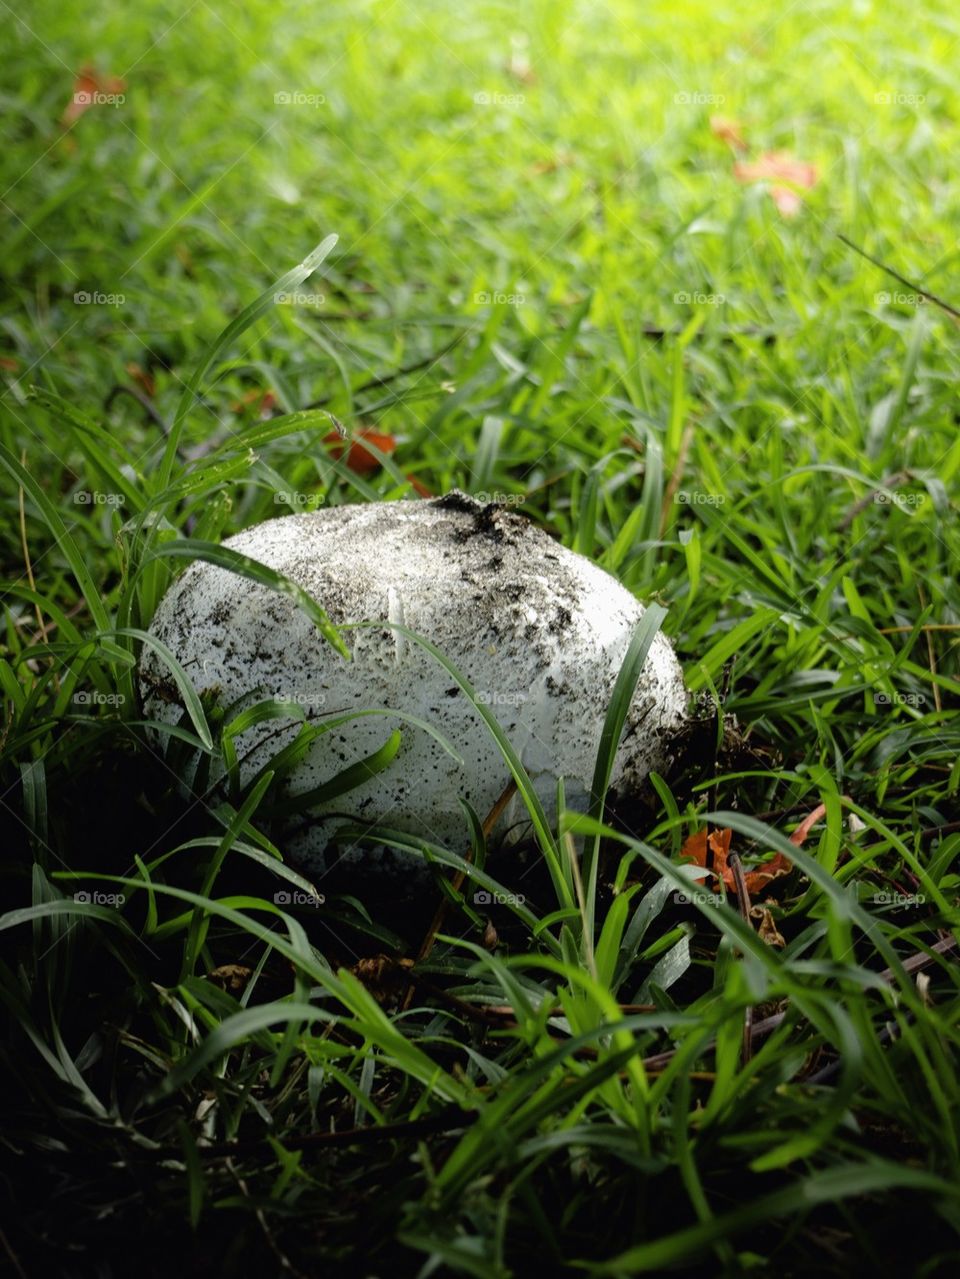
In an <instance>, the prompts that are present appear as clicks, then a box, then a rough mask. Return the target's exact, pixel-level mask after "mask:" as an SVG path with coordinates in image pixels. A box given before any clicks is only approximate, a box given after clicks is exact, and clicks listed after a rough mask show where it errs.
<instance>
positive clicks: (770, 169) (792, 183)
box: [733, 151, 817, 218]
mask: <svg viewBox="0 0 960 1279" xmlns="http://www.w3.org/2000/svg"><path fill="white" fill-rule="evenodd" d="M733 176H734V177H735V178H736V179H737V181H738V182H769V183H770V198H771V199H772V200H773V202H774V204H775V205H776V206H777V208H778V209H779V210H780V212H781V213H782V214H783V216H784V217H785V218H792V217H795V216H796V214H797V213H799V211H800V209H801V208H802V207H803V196H802V195H801V194H800V192H799V191H798V190H797V189H796V188H797V187H800V188H802V189H803V190H805V191H809V190H810V188H811V187H813V186H815V185H816V182H817V170H816V168H815V167H814V165H812V164H806V163H805V162H804V161H803V160H798V159H796V158H795V157H794V156H792V155H791V154H790V153H789V152H788V151H765V152H764V153H763V155H761V156H760V158H759V159H758V160H752V161H744V160H739V161H738V162H737V163H736V164H735V165H734V166H733Z"/></svg>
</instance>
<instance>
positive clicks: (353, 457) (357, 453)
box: [323, 428, 397, 475]
mask: <svg viewBox="0 0 960 1279" xmlns="http://www.w3.org/2000/svg"><path fill="white" fill-rule="evenodd" d="M364 440H368V441H369V442H370V443H371V444H372V445H373V447H374V448H376V449H379V450H380V452H381V453H387V454H389V453H392V452H393V451H394V450H395V449H396V447H397V441H396V440H395V439H394V438H393V436H392V435H382V434H381V433H380V432H379V431H371V430H369V429H367V428H363V429H362V430H359V431H357V433H356V435H355V436H354V438H353V440H352V441H351V442H350V447H349V449H347V446H346V444H345V443H344V440H343V437H342V436H341V435H340V432H339V431H331V432H330V434H329V435H325V436H324V438H323V442H324V444H330V445H332V446H333V447H332V448H331V449H330V455H331V457H333V458H335V459H337V460H338V461H339V459H340V458H341V457H343V455H344V452H346V454H347V459H346V460H347V466H348V467H349V468H350V470H351V471H353V472H354V474H356V475H372V474H373V472H374V471H377V470H379V469H380V459H379V458H378V457H377V456H376V454H375V453H371V452H370V450H369V449H365V448H364V447H363V441H364Z"/></svg>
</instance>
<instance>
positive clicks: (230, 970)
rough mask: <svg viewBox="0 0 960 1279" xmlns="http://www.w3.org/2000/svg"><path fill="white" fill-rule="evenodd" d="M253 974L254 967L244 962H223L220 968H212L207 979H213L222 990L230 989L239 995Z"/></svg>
mask: <svg viewBox="0 0 960 1279" xmlns="http://www.w3.org/2000/svg"><path fill="white" fill-rule="evenodd" d="M252 975H253V969H252V968H246V967H245V966H244V965H243V964H221V965H220V967H219V968H211V970H210V971H209V972H208V973H207V981H212V982H213V984H214V985H215V986H219V987H220V989H221V990H228V991H229V992H230V994H231V995H239V994H240V992H241V991H242V990H243V988H244V986H246V984H247V982H248V981H249V980H250V978H251V976H252Z"/></svg>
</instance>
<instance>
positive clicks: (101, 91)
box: [60, 67, 127, 125]
mask: <svg viewBox="0 0 960 1279" xmlns="http://www.w3.org/2000/svg"><path fill="white" fill-rule="evenodd" d="M126 87H127V82H126V80H124V79H122V78H121V77H120V76H102V75H101V74H100V72H99V71H98V70H97V69H96V67H83V69H82V70H81V71H80V72H79V74H78V75H77V78H76V79H75V80H74V82H73V95H72V96H71V98H70V101H69V102H68V103H67V105H66V107H65V109H64V112H63V115H62V116H61V117H60V122H61V124H66V125H71V124H73V122H74V121H75V120H79V119H80V117H81V116H82V115H83V113H84V111H88V110H89V109H90V107H95V106H101V105H104V104H107V105H114V104H115V101H116V99H117V98H120V97H122V95H123V91H124V89H126Z"/></svg>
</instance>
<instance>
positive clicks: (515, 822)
mask: <svg viewBox="0 0 960 1279" xmlns="http://www.w3.org/2000/svg"><path fill="white" fill-rule="evenodd" d="M225 545H226V546H228V547H232V548H233V549H235V550H237V551H240V552H243V553H244V554H245V555H248V556H251V557H252V558H253V559H255V560H259V561H260V562H261V563H263V564H266V565H269V566H270V567H271V568H273V569H275V570H277V571H278V572H280V573H283V574H285V575H286V576H287V577H289V578H291V579H292V580H293V581H294V582H296V583H297V584H298V585H300V586H302V587H303V588H304V589H305V590H306V591H308V592H309V593H310V594H311V595H312V596H313V597H314V599H316V600H317V602H318V603H319V604H320V605H321V606H322V607H323V608H324V609H325V610H326V611H327V613H328V614H329V616H330V618H331V620H332V621H333V622H334V623H335V624H337V625H342V624H344V623H347V622H363V621H390V622H399V623H402V624H403V625H404V626H406V627H408V628H409V629H410V630H412V631H414V632H416V633H417V634H419V635H423V636H424V637H425V638H427V639H429V640H430V641H432V643H433V644H435V645H436V646H437V647H438V648H439V649H440V650H441V652H443V653H444V654H445V655H446V656H447V658H449V660H450V661H451V662H452V663H453V664H454V665H455V666H456V667H457V668H458V670H459V671H460V672H461V673H462V674H463V675H464V676H466V678H467V679H468V680H469V682H470V683H471V684H472V686H473V688H474V689H475V690H476V691H477V693H478V694H479V696H480V699H481V700H483V701H484V702H485V703H486V704H487V705H488V706H489V707H490V709H491V710H492V712H493V713H494V715H495V716H496V718H497V719H498V720H499V722H500V724H501V725H502V727H503V728H504V730H505V731H506V733H507V735H508V737H509V738H510V740H511V742H512V743H513V746H514V747H515V749H516V751H517V753H518V754H519V756H520V759H521V760H522V762H523V765H524V767H525V768H526V770H527V772H528V773H529V775H530V777H531V780H532V782H533V785H534V786H535V788H536V790H537V793H538V795H539V797H540V799H541V801H542V803H543V805H544V807H545V808H546V810H547V812H548V814H550V815H551V816H553V815H554V813H555V809H556V784H557V778H558V777H559V776H561V775H562V776H563V778H564V780H565V793H566V799H567V803H568V804H569V805H570V806H571V807H580V808H582V807H585V805H586V802H587V796H588V793H589V786H590V781H591V778H592V775H593V769H594V764H595V761H596V755H597V749H598V746H599V741H600V732H601V727H602V724H603V719H604V715H605V712H606V709H607V705H608V703H609V700H610V697H611V694H612V692H613V686H614V682H615V680H616V677H617V674H618V671H619V669H620V666H621V663H622V661H623V658H624V656H625V654H626V651H627V646H628V644H629V642H630V639H631V636H632V634H633V632H634V630H635V628H636V626H637V623H638V622H639V621H640V619H641V618H642V616H643V612H644V610H643V606H642V605H641V604H640V603H638V601H637V600H636V599H635V598H634V597H633V596H632V595H631V594H630V592H629V591H627V590H626V589H625V588H624V587H623V586H621V585H620V583H619V582H617V581H616V580H615V579H614V578H612V577H611V576H610V575H609V574H608V573H605V572H604V571H603V570H602V569H599V568H597V566H596V565H594V564H593V563H591V562H590V561H589V560H587V559H585V558H584V557H583V556H580V555H576V554H574V553H573V552H572V551H568V550H566V549H565V548H564V547H562V546H560V545H558V544H557V543H556V542H554V541H553V540H552V539H551V538H550V537H549V536H548V535H547V534H546V533H545V532H543V531H542V530H541V529H539V528H538V527H537V526H536V525H535V524H533V523H531V522H530V521H529V520H527V519H526V518H524V517H521V516H518V515H516V514H514V513H513V512H511V511H508V510H506V509H505V508H503V507H501V506H496V505H489V506H482V505H480V504H479V503H478V502H476V501H474V500H473V499H472V498H469V497H466V496H465V495H464V494H462V493H459V492H456V491H454V492H452V493H449V494H448V495H447V496H446V497H443V498H438V499H436V500H433V501H409V502H383V503H379V504H377V503H374V504H369V505H359V506H340V507H332V508H328V509H325V510H321V511H316V512H312V513H310V514H304V515H290V516H286V517H285V518H282V519H276V520H269V521H267V522H266V523H264V524H259V525H256V526H255V527H253V528H249V529H246V530H245V531H244V532H242V533H239V534H237V535H236V536H235V537H232V538H230V539H229V540H228V541H227V542H226V543H225ZM152 632H153V633H154V634H155V635H156V636H157V637H158V638H159V639H161V640H162V641H163V642H164V643H165V644H167V645H168V646H169V647H170V648H171V649H172V650H173V652H174V654H175V655H176V657H177V658H178V660H179V661H180V662H181V664H182V665H183V666H184V668H185V670H186V672H187V674H188V675H189V676H190V678H191V680H192V681H193V683H194V686H195V687H196V689H197V691H198V692H199V693H203V692H210V691H218V692H219V697H220V700H221V704H222V705H223V706H230V705H231V704H233V703H235V702H236V701H237V700H238V699H240V698H242V697H244V695H249V696H248V698H247V701H246V702H245V703H244V705H249V704H253V703H255V702H258V701H263V700H266V699H268V698H271V699H277V700H283V701H288V702H295V703H298V704H299V705H301V706H302V707H303V708H304V710H305V712H306V713H307V715H308V716H309V717H310V719H311V720H313V719H314V718H319V719H328V718H334V717H336V716H339V715H343V714H345V713H349V712H351V711H361V710H366V709H369V708H378V707H385V708H389V709H390V710H393V711H404V712H408V713H410V714H412V715H415V716H418V717H419V718H421V719H424V720H426V721H428V722H429V723H430V724H431V725H432V726H434V727H435V728H436V729H437V730H439V732H440V733H442V734H443V735H444V736H445V737H446V738H447V740H449V742H450V743H451V744H452V745H453V747H454V748H455V750H456V751H457V752H458V753H459V754H460V756H462V759H463V763H462V765H461V764H458V763H457V761H456V760H454V759H453V758H451V756H450V755H449V754H448V753H447V752H445V751H444V749H443V747H442V746H441V745H440V743H439V742H437V741H436V740H435V739H434V738H433V737H432V736H431V735H430V734H429V733H427V732H425V731H424V730H423V729H422V728H418V727H415V726H411V725H410V724H409V723H407V722H404V721H403V720H402V719H399V718H394V717H387V716H382V715H371V716H366V717H364V718H360V719H356V720H352V721H350V722H349V723H345V724H343V725H341V726H340V727H338V728H336V729H333V730H331V731H330V732H327V733H324V734H323V735H321V736H320V737H319V738H318V739H317V740H316V741H315V742H314V743H313V744H312V745H311V747H310V751H309V753H308V754H307V756H306V757H305V758H304V759H303V760H302V761H301V762H300V763H299V764H298V765H297V767H296V769H295V771H294V772H293V774H292V775H291V778H290V780H289V792H290V794H297V793H300V792H303V791H306V790H311V789H313V788H314V787H317V786H319V785H320V784H321V783H323V782H326V781H328V780H329V779H330V778H332V777H334V776H335V775H336V774H337V773H339V772H340V771H341V770H342V769H344V768H346V767H348V766H349V765H351V764H354V763H357V762H358V761H360V760H362V759H364V758H366V757H368V756H369V755H371V754H372V753H373V752H374V751H376V750H377V749H378V748H380V747H381V746H382V745H383V743H384V741H385V740H386V739H387V736H388V735H389V733H390V732H391V731H392V730H393V729H395V728H398V729H400V731H401V734H402V742H401V746H400V749H399V752H398V754H397V756H396V758H395V759H394V760H393V762H392V763H391V764H390V765H389V766H388V767H387V768H386V769H385V770H384V771H383V772H381V773H380V774H378V775H377V776H375V777H372V778H370V779H369V780H366V781H364V782H363V783H362V784H361V785H359V786H357V787H356V788H355V789H353V790H351V791H348V792H347V793H345V794H343V795H340V796H339V797H338V798H337V799H335V800H332V801H330V802H328V803H327V804H325V805H322V806H320V807H319V808H317V809H311V810H310V811H309V812H308V813H306V814H301V815H297V816H296V817H295V818H291V819H290V820H289V822H287V823H286V824H285V826H284V827H283V828H282V829H280V830H279V831H277V830H275V831H274V832H273V835H274V838H275V839H277V841H278V844H279V846H280V847H281V849H282V851H283V852H284V854H285V856H288V857H289V859H290V860H291V861H292V862H294V863H295V864H298V865H299V866H301V867H302V868H303V869H304V870H305V871H306V872H307V873H309V874H311V875H312V876H313V877H314V878H318V877H319V876H321V875H323V874H324V873H325V871H326V870H327V869H328V868H329V867H330V866H331V865H332V863H333V861H335V860H338V859H340V858H345V859H347V860H348V861H349V862H350V863H352V864H353V865H355V866H356V869H357V872H358V873H357V876H356V878H357V881H358V882H359V883H363V882H364V881H365V880H366V879H367V874H368V872H373V870H374V868H375V867H379V868H380V870H381V871H383V872H385V871H390V872H391V874H399V875H404V876H408V877H409V876H410V874H411V872H416V871H417V870H418V869H420V870H421V873H422V861H421V860H420V859H419V858H417V857H415V856H411V855H405V854H395V853H392V852H391V851H390V850H389V849H386V848H383V847H380V848H373V847H370V846H369V845H364V844H355V845H352V846H347V845H344V844H343V842H342V841H335V842H333V843H332V841H334V837H335V835H336V832H337V830H338V828H339V827H342V826H344V825H347V824H349V825H352V826H356V825H358V824H359V825H360V826H363V827H368V826H374V825H384V826H390V827H393V828H395V829H399V830H402V831H405V832H407V833H412V834H415V835H418V836H420V837H422V838H424V839H426V840H429V841H431V842H433V843H436V844H440V845H443V846H445V847H447V848H450V849H453V850H455V851H457V852H461V853H462V852H464V851H465V850H466V849H467V848H468V847H469V837H468V828H467V824H466V819H465V817H464V812H463V809H462V807H461V805H460V803H459V798H458V797H460V796H463V797H465V798H466V799H467V800H469V802H470V804H472V806H473V808H474V809H475V810H476V811H477V813H478V814H479V815H480V817H481V819H482V818H484V817H485V816H486V815H487V813H488V812H489V811H490V810H491V808H492V807H493V805H494V804H495V803H496V801H497V799H498V797H499V796H500V795H501V793H502V792H503V789H504V787H505V786H506V785H507V783H508V782H509V780H510V772H509V769H508V767H507V764H506V762H505V760H504V758H503V756H502V754H501V752H500V750H499V748H498V747H497V745H496V742H495V741H494V739H493V737H492V735H491V733H490V731H489V729H488V728H487V726H486V725H485V724H484V723H483V721H482V719H481V717H480V716H479V715H478V714H477V711H476V709H475V708H474V706H473V705H472V704H471V702H470V701H469V699H468V698H467V696H466V695H465V694H464V693H463V691H462V690H461V689H460V688H459V687H458V686H457V685H456V684H455V683H454V681H453V679H452V678H451V677H450V675H449V674H448V672H447V671H445V670H444V669H443V667H442V666H441V665H440V664H439V663H438V662H437V661H436V659H435V658H434V657H433V656H432V655H431V654H430V653H428V652H427V651H426V650H425V649H424V648H423V647H422V646H420V645H419V644H417V643H415V642H413V641H411V640H410V639H408V638H407V637H405V636H404V635H402V634H401V633H400V632H398V631H395V630H390V629H389V628H384V629H379V628H366V629H358V630H348V631H345V632H344V639H345V640H346V642H347V645H348V647H349V648H350V649H351V651H352V653H353V660H352V661H350V662H347V661H345V660H344V659H343V658H341V657H340V656H339V655H338V654H337V653H336V652H335V651H334V649H333V648H332V647H331V646H330V645H329V644H328V643H327V642H326V641H325V640H324V638H323V637H322V635H321V634H320V633H319V632H318V631H317V629H316V627H315V626H314V625H313V623H312V622H311V621H310V620H309V619H308V618H307V616H306V615H305V614H304V613H303V612H302V611H301V610H300V609H299V608H298V607H297V606H296V604H295V603H294V601H293V600H292V599H290V598H289V597H287V596H285V595H281V594H279V593H277V592H275V591H271V590H270V589H268V588H267V587H263V586H260V585H259V584H256V583H254V582H251V581H250V580H248V579H247V578H244V577H240V576H238V575H237V574H234V573H231V572H229V571H227V570H225V569H221V568H217V567H215V566H213V565H211V564H208V563H205V562H196V563H194V564H192V565H191V566H190V568H188V569H187V570H186V572H185V573H184V574H183V575H182V577H180V578H179V580H178V581H176V582H175V583H174V585H173V586H172V587H171V589H170V590H169V592H168V593H167V595H166V596H165V597H164V599H163V601H162V602H161V604H160V607H159V608H158V609H157V613H156V616H155V618H154V620H153V625H152ZM140 690H141V697H142V699H143V703H144V712H145V714H146V715H147V716H148V717H149V718H152V719H158V720H161V721H164V722H167V723H176V722H178V720H179V719H180V717H181V714H182V706H180V705H179V704H178V700H177V697H176V686H175V685H174V684H173V683H172V681H171V680H170V679H169V673H168V672H167V671H166V670H165V669H164V667H163V664H162V662H160V660H159V659H158V658H157V657H156V655H155V654H154V653H153V651H152V650H150V649H145V650H144V654H143V658H142V665H141V685H140ZM686 700H687V695H686V691H685V688H684V684H683V677H682V674H681V671H680V666H679V664H678V662H677V659H676V656H675V655H674V652H673V649H672V648H671V646H670V643H669V641H668V640H667V639H666V638H665V637H664V636H662V635H659V634H658V635H657V636H656V638H655V639H654V641H653V644H652V646H651V648H650V651H649V654H648V656H647V660H646V663H645V665H644V668H643V671H642V672H641V676H640V680H639V682H638V685H637V689H636V692H635V694H634V697H633V701H632V704H631V707H630V710H629V714H628V717H627V722H626V725H625V729H624V733H623V737H622V740H621V744H620V748H619V752H618V754H617V758H616V763H615V768H614V772H613V777H612V786H613V788H614V789H615V790H620V791H624V790H627V791H629V790H631V789H634V788H636V787H637V786H639V784H640V783H641V782H642V780H643V778H644V777H645V776H646V775H647V774H648V773H649V772H650V771H651V769H657V770H658V771H662V770H663V769H664V768H665V767H666V766H667V765H668V764H669V761H670V756H671V746H670V743H671V739H672V737H673V734H674V731H675V730H676V729H677V727H678V726H679V725H680V724H681V722H682V721H683V719H684V717H685V706H686ZM297 729H298V724H297V722H296V721H294V720H293V719H291V720H290V721H287V720H285V719H284V720H276V719H273V720H267V721H265V722H263V723H261V724H258V725H256V726H255V727H253V728H251V729H249V730H247V731H246V732H245V733H243V734H242V735H241V736H240V737H238V738H237V741H236V745H237V754H238V757H239V758H240V760H241V769H240V778H241V782H242V783H245V782H246V781H248V780H249V779H250V778H251V777H252V776H253V775H254V774H255V773H256V771H257V769H259V768H260V767H261V766H262V765H263V764H264V763H266V762H267V761H268V760H269V759H270V758H271V757H272V756H273V755H274V754H276V752H277V751H278V750H280V749H281V748H282V747H283V746H284V745H286V744H287V743H288V742H290V741H292V740H293V738H294V737H295V736H296V733H297ZM219 776H221V774H217V773H214V774H213V775H212V777H211V781H214V782H215V781H216V780H217V779H218V777H219ZM184 780H185V782H187V783H189V781H190V779H189V778H187V779H184ZM528 830H529V823H528V819H527V814H526V809H525V808H524V806H523V804H522V802H521V801H520V799H519V797H518V796H514V798H513V799H512V800H511V802H510V804H509V806H508V807H507V809H506V810H505V812H504V814H503V816H502V817H501V819H500V821H499V823H498V826H497V828H496V830H495V832H494V833H495V835H497V834H499V835H506V836H507V837H508V838H512V837H516V836H518V835H520V834H523V833H525V832H526V831H528ZM334 850H335V856H334ZM371 878H372V879H374V880H375V879H376V878H377V876H376V874H372V876H371Z"/></svg>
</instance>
